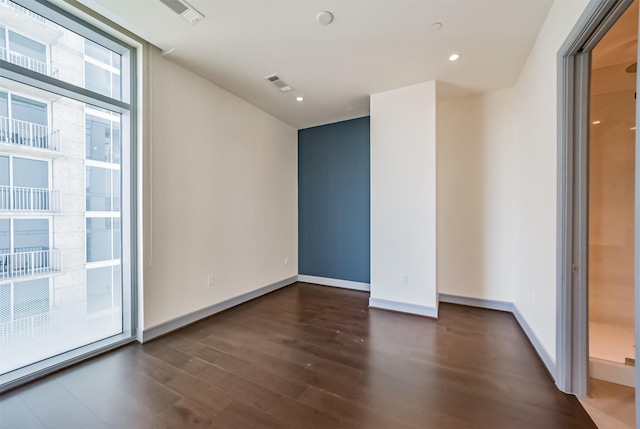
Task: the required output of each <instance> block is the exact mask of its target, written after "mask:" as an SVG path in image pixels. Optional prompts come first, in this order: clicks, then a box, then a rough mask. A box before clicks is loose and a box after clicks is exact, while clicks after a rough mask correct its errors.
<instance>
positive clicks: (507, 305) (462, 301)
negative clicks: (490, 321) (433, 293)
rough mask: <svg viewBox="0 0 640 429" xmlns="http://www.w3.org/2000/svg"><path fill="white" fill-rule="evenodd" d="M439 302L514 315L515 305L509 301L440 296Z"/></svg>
mask: <svg viewBox="0 0 640 429" xmlns="http://www.w3.org/2000/svg"><path fill="white" fill-rule="evenodd" d="M438 301H439V302H448V303H450V304H458V305H466V306H469V307H478V308H486V309H488V310H498V311H506V312H509V313H513V303H511V302H509V301H497V300H493V299H480V298H468V297H466V296H458V295H449V294H445V293H440V294H438Z"/></svg>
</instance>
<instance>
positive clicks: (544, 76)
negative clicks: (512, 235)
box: [496, 0, 588, 359]
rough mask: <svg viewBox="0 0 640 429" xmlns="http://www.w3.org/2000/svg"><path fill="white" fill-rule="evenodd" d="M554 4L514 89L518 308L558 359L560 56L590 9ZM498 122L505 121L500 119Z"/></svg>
mask: <svg viewBox="0 0 640 429" xmlns="http://www.w3.org/2000/svg"><path fill="white" fill-rule="evenodd" d="M587 3H588V2H587V1H586V0H575V1H556V2H554V4H553V6H552V7H551V10H550V11H549V15H548V17H547V19H546V21H545V24H544V26H543V28H542V30H541V31H540V34H539V35H538V39H537V40H536V43H535V45H534V47H533V49H532V51H531V54H530V55H529V58H528V60H527V62H526V63H525V66H524V68H523V70H522V73H521V74H520V78H519V79H518V83H517V84H516V86H515V88H514V92H515V93H514V96H515V99H514V103H513V108H514V109H517V110H518V117H517V120H516V123H515V126H516V128H515V129H516V136H515V142H516V145H517V149H516V163H515V172H516V176H515V182H516V183H517V189H518V198H517V200H516V219H517V220H518V224H517V235H516V237H517V242H516V250H517V257H518V265H517V267H516V282H515V285H514V286H515V299H514V302H515V304H516V306H517V307H518V309H519V310H520V312H521V313H522V315H523V316H524V318H525V319H526V320H527V322H528V323H529V325H530V326H531V328H533V330H534V332H535V334H536V336H537V337H538V339H539V340H540V342H541V343H542V345H543V346H544V347H545V349H546V350H547V351H548V352H549V355H550V356H551V357H552V358H553V359H555V353H556V227H557V219H556V217H557V213H556V195H557V181H556V179H557V174H556V173H557V102H558V96H557V83H558V82H557V79H558V66H557V53H558V51H559V49H560V47H561V46H562V44H563V43H564V42H565V40H566V38H567V36H568V35H569V32H570V31H571V29H572V28H573V27H574V25H575V23H576V22H577V20H578V18H579V16H580V15H581V14H582V12H583V11H584V8H585V7H586V5H587ZM496 120H500V119H499V118H496Z"/></svg>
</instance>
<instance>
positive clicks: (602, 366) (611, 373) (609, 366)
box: [589, 358, 636, 387]
mask: <svg viewBox="0 0 640 429" xmlns="http://www.w3.org/2000/svg"><path fill="white" fill-rule="evenodd" d="M635 376H636V368H635V367H633V366H630V365H625V364H623V363H617V362H610V361H606V360H602V359H596V358H589V377H593V378H596V379H598V380H604V381H608V382H610V383H616V384H622V385H623V386H629V387H635Z"/></svg>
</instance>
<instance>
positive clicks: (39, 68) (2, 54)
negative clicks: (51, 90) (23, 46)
mask: <svg viewBox="0 0 640 429" xmlns="http://www.w3.org/2000/svg"><path fill="white" fill-rule="evenodd" d="M0 60H3V61H8V62H10V63H11V64H15V65H17V66H20V67H24V68H26V69H29V70H33V71H34V72H36V73H40V74H44V75H47V76H51V77H55V78H57V77H58V70H55V69H54V68H52V67H51V66H50V65H49V64H47V63H43V62H42V61H38V60H34V59H33V58H31V57H28V56H26V55H22V54H19V53H18V52H15V51H11V50H9V49H7V48H3V47H1V46H0Z"/></svg>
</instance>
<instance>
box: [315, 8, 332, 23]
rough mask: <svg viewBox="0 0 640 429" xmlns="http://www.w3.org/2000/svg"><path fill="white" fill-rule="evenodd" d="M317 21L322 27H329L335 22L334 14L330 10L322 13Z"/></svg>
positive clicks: (317, 17)
mask: <svg viewBox="0 0 640 429" xmlns="http://www.w3.org/2000/svg"><path fill="white" fill-rule="evenodd" d="M316 21H318V23H319V24H321V25H329V24H331V23H332V22H333V14H332V13H331V12H329V11H328V10H325V11H322V12H320V13H318V14H317V15H316Z"/></svg>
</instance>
